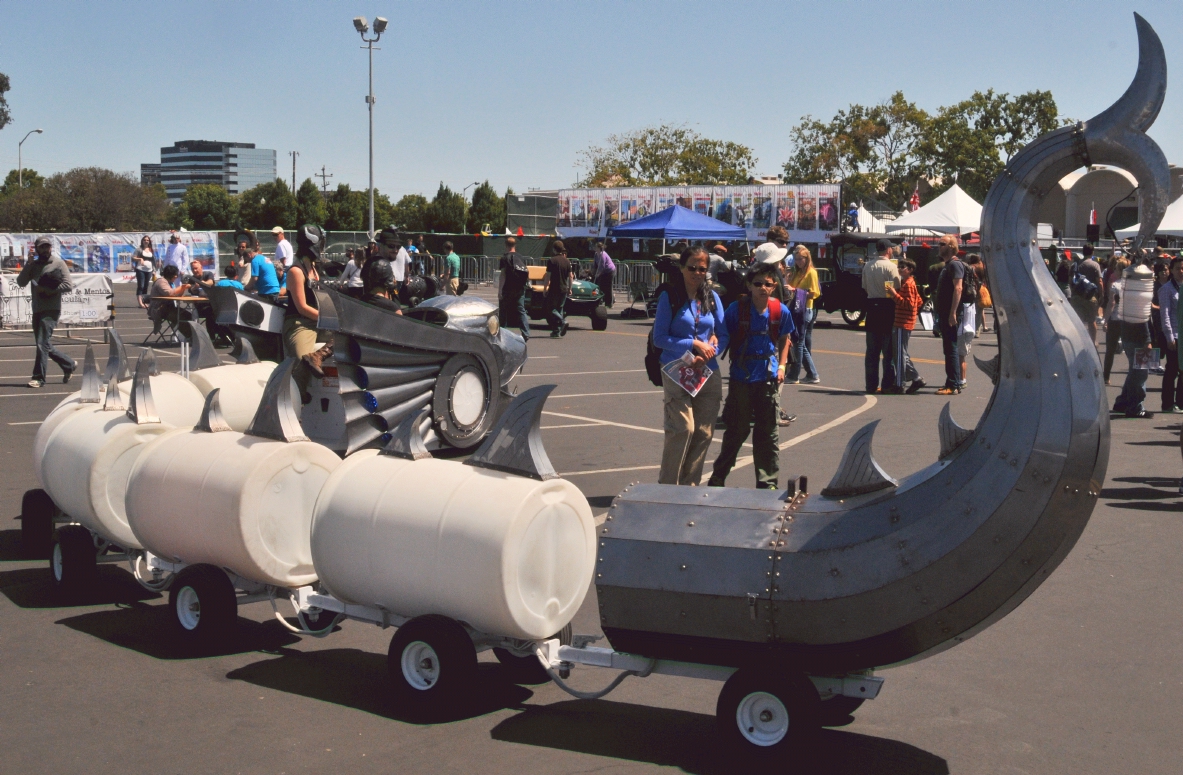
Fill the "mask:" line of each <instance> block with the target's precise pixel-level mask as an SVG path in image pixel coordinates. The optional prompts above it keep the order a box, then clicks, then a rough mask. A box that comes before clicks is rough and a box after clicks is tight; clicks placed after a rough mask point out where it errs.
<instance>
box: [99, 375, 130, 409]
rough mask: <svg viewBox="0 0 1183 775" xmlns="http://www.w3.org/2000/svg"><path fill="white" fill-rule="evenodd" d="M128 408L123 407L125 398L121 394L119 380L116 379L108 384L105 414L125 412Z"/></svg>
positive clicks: (104, 406) (112, 379)
mask: <svg viewBox="0 0 1183 775" xmlns="http://www.w3.org/2000/svg"><path fill="white" fill-rule="evenodd" d="M126 410H127V407H126V406H124V405H123V396H122V395H121V394H120V393H119V380H117V379H116V378H115V377H111V379H110V380H109V381H108V382H107V397H106V398H105V399H103V411H104V412H123V411H126Z"/></svg>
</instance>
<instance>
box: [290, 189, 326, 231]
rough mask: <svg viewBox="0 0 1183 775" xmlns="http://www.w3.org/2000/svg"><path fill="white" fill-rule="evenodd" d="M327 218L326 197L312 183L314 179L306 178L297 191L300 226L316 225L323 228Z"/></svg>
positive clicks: (297, 211)
mask: <svg viewBox="0 0 1183 775" xmlns="http://www.w3.org/2000/svg"><path fill="white" fill-rule="evenodd" d="M327 216H328V212H327V210H326V208H325V200H324V196H323V195H321V193H320V189H319V188H317V187H316V184H315V183H313V182H312V178H305V179H304V182H303V183H301V184H300V188H299V190H297V191H296V221H297V222H298V223H299V224H300V225H303V224H305V223H315V224H316V225H317V226H321V227H323V226H324V223H325V220H326V218H327Z"/></svg>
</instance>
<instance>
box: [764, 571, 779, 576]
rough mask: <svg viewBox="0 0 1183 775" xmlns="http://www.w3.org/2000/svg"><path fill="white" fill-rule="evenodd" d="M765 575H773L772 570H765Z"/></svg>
mask: <svg viewBox="0 0 1183 775" xmlns="http://www.w3.org/2000/svg"><path fill="white" fill-rule="evenodd" d="M764 575H765V576H771V575H772V571H767V572H765V574H764ZM776 575H778V576H779V575H780V574H779V573H778V574H776Z"/></svg>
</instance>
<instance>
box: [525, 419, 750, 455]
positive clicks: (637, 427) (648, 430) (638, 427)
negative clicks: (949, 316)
mask: <svg viewBox="0 0 1183 775" xmlns="http://www.w3.org/2000/svg"><path fill="white" fill-rule="evenodd" d="M543 414H549V415H551V416H552V417H562V418H564V419H567V420H582V421H584V422H585V423H587V424H588V425H611V426H614V427H616V428H627V429H628V430H630V431H645V433H660V434H662V435H665V431H664V430H663V429H661V428H646V427H645V426H644V425H629V424H627V423H622V422H612V421H611V420H600V419H597V418H595V417H581V416H580V415H577V414H563V413H562V412H546V411H544V412H543ZM722 441H723V437H722V436H721V435H719V434H716V435H715V436H714V437H712V438H711V442H712V443H714V442H719V443H722ZM744 446H745V447H750V446H752V444H751V442H744Z"/></svg>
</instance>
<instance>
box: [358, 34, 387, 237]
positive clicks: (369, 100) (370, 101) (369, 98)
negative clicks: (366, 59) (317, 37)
mask: <svg viewBox="0 0 1183 775" xmlns="http://www.w3.org/2000/svg"><path fill="white" fill-rule="evenodd" d="M353 28H354V29H355V30H357V32H358V34H359V35H361V39H362V42H363V43H365V44H366V45H364V46H362V48H364V49H366V50H368V51H369V52H370V93H369V94H367V95H366V104H367V105H369V106H370V239H373V238H374V44H375V43H377V42H378V40H379V39H380V38H381V37H382V33H383V32H385V31H386V20H385V19H383V18H382V17H381V16H378V17H376V18H375V19H374V37H372V38H367V37H366V33H367V32H369V30H370V23H369V22H368V21H366V17H364V16H355V17H354V19H353ZM378 50H379V51H381V50H382V49H378Z"/></svg>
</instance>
